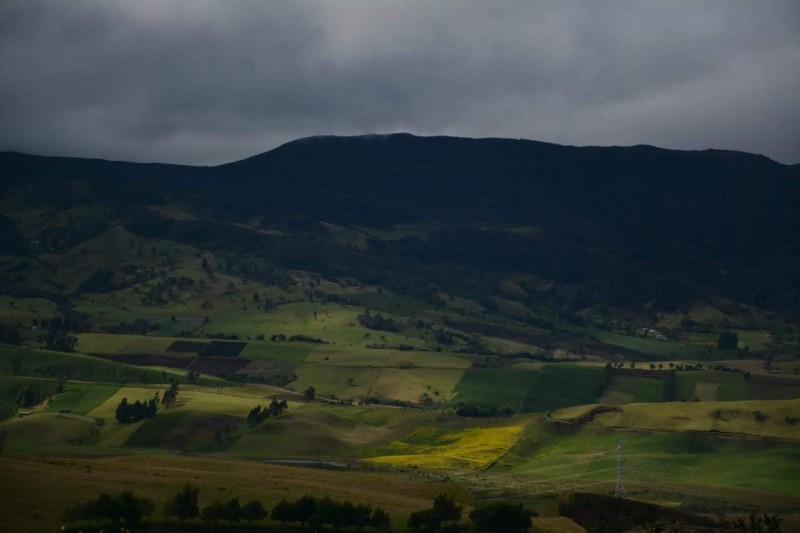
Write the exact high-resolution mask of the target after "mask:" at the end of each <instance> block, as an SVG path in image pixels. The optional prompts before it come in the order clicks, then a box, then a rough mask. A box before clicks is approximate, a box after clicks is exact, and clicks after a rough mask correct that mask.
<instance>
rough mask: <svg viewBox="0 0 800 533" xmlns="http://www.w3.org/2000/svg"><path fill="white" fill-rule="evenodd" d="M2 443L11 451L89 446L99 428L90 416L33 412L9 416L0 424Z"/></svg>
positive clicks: (95, 440) (96, 437) (96, 438)
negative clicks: (32, 448) (21, 415)
mask: <svg viewBox="0 0 800 533" xmlns="http://www.w3.org/2000/svg"><path fill="white" fill-rule="evenodd" d="M0 429H2V433H3V439H4V446H6V445H8V446H9V448H10V449H11V451H12V453H13V452H16V453H19V452H24V451H25V450H26V449H27V448H29V447H31V446H34V447H35V446H90V445H93V444H97V442H98V440H99V437H100V428H99V427H98V426H97V425H96V424H95V421H94V420H93V419H91V418H88V417H85V416H80V415H75V414H62V413H45V412H36V413H33V414H31V415H29V416H26V417H23V418H12V419H10V420H8V421H6V422H4V423H3V424H2V425H0Z"/></svg>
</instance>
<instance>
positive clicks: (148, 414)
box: [114, 393, 158, 424]
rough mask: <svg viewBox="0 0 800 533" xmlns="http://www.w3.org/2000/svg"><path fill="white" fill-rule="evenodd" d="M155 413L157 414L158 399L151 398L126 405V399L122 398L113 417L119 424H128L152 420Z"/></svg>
mask: <svg viewBox="0 0 800 533" xmlns="http://www.w3.org/2000/svg"><path fill="white" fill-rule="evenodd" d="M156 394H157V393H156ZM156 412H158V398H155V397H153V398H150V399H149V400H147V401H144V402H140V401H139V400H136V401H135V402H133V403H128V399H127V398H123V399H122V401H121V402H119V405H118V406H117V410H116V412H115V413H114V417H115V418H116V419H117V421H118V422H119V423H120V424H130V423H132V422H138V421H139V420H143V419H145V418H153V417H154V416H156Z"/></svg>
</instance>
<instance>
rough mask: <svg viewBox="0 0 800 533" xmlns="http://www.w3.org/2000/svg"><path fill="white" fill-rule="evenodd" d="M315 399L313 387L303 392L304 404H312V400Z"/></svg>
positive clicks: (315, 393)
mask: <svg viewBox="0 0 800 533" xmlns="http://www.w3.org/2000/svg"><path fill="white" fill-rule="evenodd" d="M316 397H317V391H316V390H314V387H308V388H307V389H306V390H304V391H303V401H304V402H305V403H308V402H313V401H314V398H316Z"/></svg>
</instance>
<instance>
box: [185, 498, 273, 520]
mask: <svg viewBox="0 0 800 533" xmlns="http://www.w3.org/2000/svg"><path fill="white" fill-rule="evenodd" d="M200 516H201V518H202V519H203V521H204V522H206V523H208V524H211V525H213V526H216V525H217V524H218V523H219V522H222V521H223V520H227V521H228V522H230V523H231V524H237V523H239V522H240V521H242V520H244V521H245V522H247V523H248V524H252V523H253V522H258V521H259V520H263V519H264V518H266V517H267V509H266V508H265V507H264V504H263V503H261V502H260V501H258V500H253V501H250V502H247V503H246V504H244V505H242V504H241V503H239V498H231V499H230V500H228V501H227V502H223V501H220V500H215V501H213V502H211V503H210V504H208V505H206V506H205V507H203V509H202V510H201V511H200Z"/></svg>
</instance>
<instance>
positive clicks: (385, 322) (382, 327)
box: [356, 309, 400, 332]
mask: <svg viewBox="0 0 800 533" xmlns="http://www.w3.org/2000/svg"><path fill="white" fill-rule="evenodd" d="M356 318H357V319H358V323H359V324H361V325H362V326H364V327H365V328H367V329H375V330H379V331H395V332H396V331H400V322H398V321H397V320H395V319H393V318H389V317H385V316H383V315H382V314H380V313H375V314H374V315H373V314H372V313H370V311H369V309H367V310H366V311H364V312H363V313H362V314H360V315H358V316H357V317H356Z"/></svg>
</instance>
